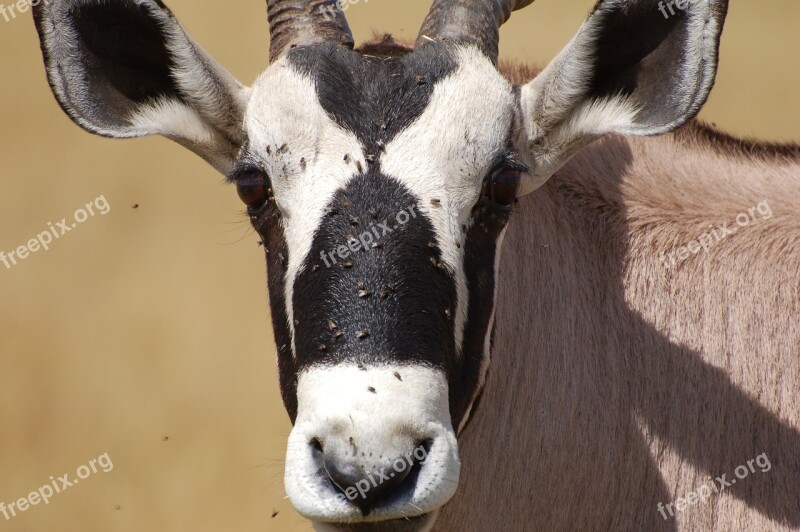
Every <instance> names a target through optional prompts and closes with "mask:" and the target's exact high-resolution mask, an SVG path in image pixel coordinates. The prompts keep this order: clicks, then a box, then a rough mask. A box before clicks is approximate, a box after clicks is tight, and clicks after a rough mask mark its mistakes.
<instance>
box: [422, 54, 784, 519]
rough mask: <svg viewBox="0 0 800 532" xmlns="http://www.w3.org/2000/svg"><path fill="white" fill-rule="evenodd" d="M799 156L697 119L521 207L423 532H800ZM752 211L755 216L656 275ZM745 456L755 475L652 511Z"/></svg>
mask: <svg viewBox="0 0 800 532" xmlns="http://www.w3.org/2000/svg"><path fill="white" fill-rule="evenodd" d="M503 70H504V71H505V72H506V74H507V76H508V77H509V78H510V79H511V80H512V81H513V82H515V83H520V82H523V81H525V80H526V79H529V78H530V77H531V76H532V75H533V74H534V73H535V69H532V68H530V67H527V66H523V65H505V66H504V68H503ZM799 152H800V150H798V147H797V146H770V145H763V144H758V143H753V142H748V141H742V140H738V139H732V138H730V137H726V136H724V135H720V134H717V133H715V132H713V130H710V129H709V128H708V127H706V126H703V125H700V124H697V123H690V124H689V125H687V126H685V127H684V128H683V129H681V130H679V131H678V132H676V133H674V134H670V135H667V136H663V137H658V138H645V139H633V138H625V137H618V136H614V137H609V138H607V139H605V140H603V141H600V142H598V143H596V144H593V145H592V146H590V147H588V148H587V149H585V150H583V151H582V152H580V153H578V155H576V156H575V158H573V159H572V160H571V161H570V162H569V163H568V164H567V165H566V166H565V167H564V168H563V169H562V170H561V171H560V172H558V173H557V174H556V175H555V176H554V177H553V178H552V179H551V180H550V181H549V182H548V183H547V184H546V185H545V186H543V187H542V188H541V189H539V190H538V191H536V192H534V193H533V194H531V195H530V196H527V197H525V198H523V199H522V200H521V201H520V204H519V205H518V207H517V210H516V213H515V216H514V217H512V220H511V222H510V223H509V228H508V232H507V236H506V241H505V244H504V251H503V257H502V262H501V268H500V275H499V280H498V301H497V327H496V336H495V345H494V349H493V355H492V363H491V367H490V369H489V376H488V379H487V383H486V386H485V389H484V394H483V397H482V400H481V406H480V408H479V409H478V411H477V412H476V413H475V414H474V416H473V419H472V421H471V422H470V424H469V426H468V428H467V429H466V431H465V432H464V433H463V434H462V435H461V437H460V439H459V443H460V447H461V457H462V464H463V467H462V476H461V485H460V486H459V491H458V492H457V494H456V497H455V498H454V499H453V501H452V502H451V503H450V504H449V505H447V506H446V507H445V508H444V509H443V511H442V514H441V516H440V518H439V520H438V522H437V526H436V528H435V530H441V531H449V530H453V531H456V530H459V531H460V530H496V529H498V527H499V528H500V529H502V530H520V531H522V530H565V531H566V530H677V529H680V530H719V531H727V530H745V529H746V530H785V529H790V528H797V527H800V498H799V497H798V493H800V431H799V430H798V429H800V400H798V397H800V394H799V393H798V392H800V357H798V352H800V326H798V321H797V317H798V314H799V313H800V300H799V299H798V295H799V292H800V286H799V283H798V277H797V271H798V265H800V218H798V213H800V200H798V198H800V194H799V193H800V153H799ZM764 201H767V202H768V204H769V206H770V207H771V211H772V213H773V214H772V216H771V217H770V218H769V219H761V220H758V222H757V223H752V224H751V225H750V226H748V227H743V228H740V229H739V231H738V232H737V233H736V234H735V235H733V236H730V237H728V238H726V239H725V240H722V241H720V242H718V243H716V244H715V245H714V246H713V247H710V248H709V251H708V252H707V253H704V252H702V251H701V252H700V253H697V254H693V255H691V256H690V257H689V258H688V259H686V260H684V261H682V262H681V263H680V264H679V265H677V267H673V268H666V267H665V266H664V264H663V262H662V261H661V260H659V256H661V255H662V254H664V253H670V252H673V251H674V250H675V249H676V248H678V247H680V246H683V245H686V244H687V243H688V242H691V241H695V240H697V239H698V237H700V235H701V234H703V233H704V232H705V231H707V230H708V226H709V224H712V225H713V226H715V227H716V226H719V225H722V224H723V223H726V222H727V223H729V224H730V223H731V222H734V221H735V220H736V218H737V216H738V215H740V214H741V213H746V212H747V211H748V209H750V208H752V207H753V206H756V205H758V204H760V203H761V202H764ZM523 420H524V421H523ZM762 453H766V455H767V457H768V458H769V460H770V462H771V465H772V468H771V469H770V470H769V471H768V472H766V473H761V472H760V470H756V471H757V472H756V473H752V474H750V475H749V476H748V477H747V478H745V479H742V480H738V481H737V483H736V484H734V485H732V486H731V487H729V488H728V489H727V490H724V491H723V492H722V494H719V495H718V494H714V495H712V496H711V498H710V499H708V500H707V501H701V502H698V503H697V504H695V505H691V506H687V508H686V509H684V510H683V511H682V512H677V511H675V512H674V513H675V514H676V515H675V517H672V516H670V515H669V514H668V513H667V517H668V518H667V519H664V518H663V517H662V515H661V514H660V513H659V511H658V504H659V503H663V504H664V505H666V504H668V503H673V504H674V503H675V500H676V499H677V498H678V497H685V496H686V495H687V494H689V493H690V492H692V491H694V490H697V489H698V488H699V487H700V486H702V485H703V484H708V483H709V480H708V479H709V477H712V478H716V477H719V476H721V475H723V474H726V475H727V478H728V479H731V478H732V477H733V478H735V477H734V470H735V469H736V468H737V467H738V466H741V465H745V464H746V463H747V461H748V460H752V459H754V458H756V457H757V456H759V455H760V454H762ZM673 508H674V507H673Z"/></svg>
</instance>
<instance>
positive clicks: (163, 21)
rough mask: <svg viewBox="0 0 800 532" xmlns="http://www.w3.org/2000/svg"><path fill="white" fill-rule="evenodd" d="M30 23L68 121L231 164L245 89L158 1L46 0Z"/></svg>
mask: <svg viewBox="0 0 800 532" xmlns="http://www.w3.org/2000/svg"><path fill="white" fill-rule="evenodd" d="M34 20H35V21H36V26H37V29H38V31H39V36H40V39H41V42H42V52H43V55H44V60H45V66H46V68H47V74H48V79H49V81H50V85H51V88H52V89H53V93H54V94H55V96H56V99H57V100H58V102H59V104H60V105H61V107H62V108H63V109H64V111H65V112H66V113H67V114H68V115H69V116H70V117H71V118H72V119H73V120H74V121H75V122H76V123H78V124H79V125H80V126H82V127H83V128H85V129H86V130H88V131H90V132H92V133H95V134H98V135H103V136H109V137H117V138H126V137H139V136H145V135H155V134H158V135H163V136H165V137H168V138H170V139H172V140H175V141H177V142H179V143H180V144H182V145H183V146H185V147H187V148H189V149H191V150H192V151H194V152H195V153H197V154H198V155H200V156H201V157H203V158H205V159H206V160H207V161H208V162H210V163H211V164H212V165H213V166H215V167H216V168H218V169H219V170H220V171H222V172H223V173H224V172H227V171H228V170H230V168H231V167H232V164H233V160H234V159H235V157H236V154H237V152H238V150H239V148H240V146H241V145H242V143H243V142H244V133H243V131H242V122H243V115H244V109H245V107H246V104H247V99H248V98H249V90H248V89H246V88H245V87H243V86H242V85H241V84H240V83H239V82H238V81H236V80H235V79H234V78H233V77H232V76H231V75H230V74H229V73H228V72H227V71H226V70H225V69H224V68H222V67H221V66H220V65H218V64H217V63H216V62H215V61H214V60H213V59H212V58H211V57H209V56H208V55H207V54H206V53H205V52H204V51H203V50H202V49H201V48H200V47H199V46H197V45H196V44H195V43H194V41H192V40H191V38H190V37H189V36H188V35H187V34H186V32H185V31H184V30H183V28H182V27H181V26H180V24H179V23H178V22H177V21H176V20H175V18H174V16H173V15H172V13H171V12H170V11H169V9H167V7H166V6H165V5H164V4H163V3H162V2H161V1H160V0H115V1H109V0H61V1H58V2H56V1H53V0H51V1H50V2H42V3H40V4H38V5H37V6H34Z"/></svg>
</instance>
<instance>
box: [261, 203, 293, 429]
mask: <svg viewBox="0 0 800 532" xmlns="http://www.w3.org/2000/svg"><path fill="white" fill-rule="evenodd" d="M278 216H279V213H278V209H277V207H276V206H275V204H274V203H269V204H268V205H267V207H266V208H265V209H264V212H263V213H262V214H261V216H260V217H259V218H258V219H257V220H255V221H254V225H255V227H256V229H257V230H258V233H259V234H260V235H261V238H263V242H264V251H265V254H266V258H267V286H268V288H269V306H270V316H271V317H272V328H273V331H274V335H275V344H276V346H277V348H278V373H279V376H280V388H281V397H282V398H283V404H284V406H285V407H286V411H287V412H288V413H289V418H290V419H291V420H292V423H294V420H295V419H296V418H297V364H296V362H295V360H294V357H292V335H291V332H290V331H289V319H288V316H287V314H286V297H285V295H284V294H285V293H286V292H285V290H284V288H285V286H286V283H285V275H286V267H287V260H288V257H289V250H288V245H287V243H286V238H285V236H284V234H283V229H282V228H281V225H280V223H279V219H278Z"/></svg>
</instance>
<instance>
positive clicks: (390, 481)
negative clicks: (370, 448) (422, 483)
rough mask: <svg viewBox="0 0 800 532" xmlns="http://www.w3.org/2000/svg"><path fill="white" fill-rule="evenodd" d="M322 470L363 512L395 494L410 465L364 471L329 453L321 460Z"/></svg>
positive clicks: (409, 469)
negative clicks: (397, 468)
mask: <svg viewBox="0 0 800 532" xmlns="http://www.w3.org/2000/svg"><path fill="white" fill-rule="evenodd" d="M323 465H324V468H325V472H326V473H327V475H328V478H330V480H331V482H333V483H334V484H335V485H336V487H337V488H339V490H340V491H341V492H342V493H343V494H344V495H345V497H347V499H348V500H350V502H352V503H353V504H355V505H356V506H357V507H358V508H359V509H360V510H361V513H362V514H363V515H365V516H366V515H369V513H370V512H371V511H372V509H373V508H375V507H376V506H378V504H379V503H380V502H381V501H383V500H384V499H386V498H387V497H388V496H389V495H391V494H392V493H394V492H395V491H396V490H397V489H398V488H399V487H400V486H401V485H402V484H403V481H404V480H406V478H407V477H408V475H409V473H410V472H411V469H412V467H411V466H409V467H406V468H404V470H403V471H397V470H395V468H393V467H392V466H389V467H376V468H374V469H372V470H371V471H365V470H364V469H363V468H361V467H359V466H358V465H356V464H354V463H352V462H347V461H341V460H337V459H335V458H332V457H330V456H325V458H324V459H323Z"/></svg>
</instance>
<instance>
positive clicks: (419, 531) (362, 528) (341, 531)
mask: <svg viewBox="0 0 800 532" xmlns="http://www.w3.org/2000/svg"><path fill="white" fill-rule="evenodd" d="M437 514H438V511H435V512H431V513H427V514H424V515H418V516H416V517H408V518H401V519H391V520H389V521H380V522H377V523H349V524H348V523H314V529H315V530H317V532H427V531H429V530H430V529H431V528H432V527H433V524H434V523H435V522H436V516H437Z"/></svg>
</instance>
